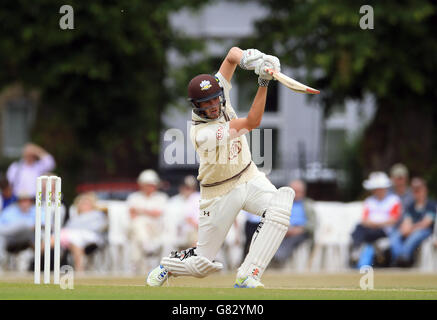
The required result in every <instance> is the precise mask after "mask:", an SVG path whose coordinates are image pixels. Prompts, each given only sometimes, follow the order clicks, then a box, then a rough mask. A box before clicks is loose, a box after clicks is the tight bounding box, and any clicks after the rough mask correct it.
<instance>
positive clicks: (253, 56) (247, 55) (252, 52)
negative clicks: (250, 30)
mask: <svg viewBox="0 0 437 320" xmlns="http://www.w3.org/2000/svg"><path fill="white" fill-rule="evenodd" d="M264 56H265V54H264V53H262V52H261V51H259V50H257V49H247V50H244V51H243V56H242V57H241V60H240V64H239V65H240V68H241V69H245V70H255V68H256V67H257V66H259V65H260V64H261V63H262V61H263V57H264Z"/></svg>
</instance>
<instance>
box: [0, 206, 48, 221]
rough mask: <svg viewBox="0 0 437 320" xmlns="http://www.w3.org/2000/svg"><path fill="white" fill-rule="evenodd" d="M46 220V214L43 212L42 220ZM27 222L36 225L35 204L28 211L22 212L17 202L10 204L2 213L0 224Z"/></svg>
mask: <svg viewBox="0 0 437 320" xmlns="http://www.w3.org/2000/svg"><path fill="white" fill-rule="evenodd" d="M43 221H44V215H43V214H41V222H43ZM17 222H20V223H26V224H27V225H29V227H30V226H33V225H35V206H32V207H31V208H30V209H29V211H28V212H22V211H21V210H20V207H19V206H18V205H17V204H12V205H10V206H8V207H7V208H6V209H5V210H3V212H2V213H1V214H0V225H10V224H14V223H17Z"/></svg>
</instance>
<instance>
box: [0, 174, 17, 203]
mask: <svg viewBox="0 0 437 320" xmlns="http://www.w3.org/2000/svg"><path fill="white" fill-rule="evenodd" d="M0 189H1V199H2V206H1V209H2V210H4V209H5V208H6V207H7V206H9V205H10V204H12V203H14V202H16V201H17V197H16V196H15V195H14V194H13V193H12V187H11V185H10V184H9V181H8V179H5V178H3V179H1V180H0Z"/></svg>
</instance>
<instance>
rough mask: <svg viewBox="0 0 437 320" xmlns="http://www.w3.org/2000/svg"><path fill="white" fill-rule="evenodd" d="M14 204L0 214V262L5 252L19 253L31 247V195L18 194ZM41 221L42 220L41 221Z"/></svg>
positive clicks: (33, 225)
mask: <svg viewBox="0 0 437 320" xmlns="http://www.w3.org/2000/svg"><path fill="white" fill-rule="evenodd" d="M17 198H18V200H17V202H16V203H14V204H11V205H10V206H8V207H7V208H6V209H5V210H4V211H3V212H2V213H1V214H0V261H1V260H2V259H4V258H5V255H6V251H10V252H19V251H21V250H24V249H26V248H28V247H29V246H31V245H33V243H34V237H35V231H34V230H35V205H34V198H33V195H31V194H28V193H19V194H18V196H17ZM42 220H43V219H42Z"/></svg>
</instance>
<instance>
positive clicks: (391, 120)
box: [245, 0, 437, 183]
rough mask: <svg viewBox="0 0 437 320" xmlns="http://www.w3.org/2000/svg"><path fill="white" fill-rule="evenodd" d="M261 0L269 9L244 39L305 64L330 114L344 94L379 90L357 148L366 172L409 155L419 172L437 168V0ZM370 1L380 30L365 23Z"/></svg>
mask: <svg viewBox="0 0 437 320" xmlns="http://www.w3.org/2000/svg"><path fill="white" fill-rule="evenodd" d="M259 3H260V4H261V5H264V6H265V7H266V8H267V9H268V10H269V14H268V16H267V17H266V18H265V19H261V20H260V21H258V22H257V33H256V36H254V37H253V38H252V39H249V40H247V41H246V42H245V45H252V46H256V47H257V48H259V49H261V50H265V51H270V52H271V51H272V48H274V52H275V53H276V54H277V55H278V56H279V58H280V59H281V63H282V64H283V65H289V66H291V67H296V68H301V67H304V68H305V69H306V70H307V71H308V73H307V78H306V79H301V80H302V81H304V82H307V83H308V84H309V85H311V86H313V87H316V88H318V89H321V92H322V93H321V95H320V98H321V101H322V105H323V107H324V109H325V114H329V111H330V109H331V108H332V107H333V106H334V105H336V104H340V103H344V101H345V100H346V99H350V98H352V99H362V98H363V96H364V95H365V94H367V93H370V94H372V95H373V96H374V97H375V101H376V107H377V112H376V116H375V118H374V120H373V122H372V123H371V124H370V125H369V127H368V128H367V130H366V131H365V132H364V137H363V140H362V143H361V144H360V148H359V149H360V150H359V151H360V152H359V153H356V154H357V155H361V156H363V159H362V162H363V167H364V170H365V171H366V175H367V172H368V171H370V170H387V169H388V168H389V167H390V166H391V165H392V164H393V163H395V162H404V163H405V164H406V165H407V166H409V168H410V170H411V172H412V174H413V175H425V174H426V173H427V172H428V171H427V170H428V169H429V168H430V166H434V167H437V164H436V162H435V161H433V159H435V156H436V154H435V150H436V148H435V143H436V142H435V141H436V138H437V129H436V126H435V125H434V124H435V123H436V120H437V111H436V109H435V107H434V104H435V101H436V99H437V91H436V90H435V75H436V74H437V55H436V52H437V37H436V34H437V2H436V1H435V0H418V1H412V0H403V1H387V0H382V1H376V0H371V1H366V2H365V3H362V2H357V1H343V0H318V1H312V0H287V1H285V0H270V1H260V2H259ZM364 4H365V5H370V6H372V7H373V10H374V29H366V30H363V29H361V28H360V19H361V18H362V17H363V15H364V13H363V14H360V7H361V6H363V5H364ZM433 147H434V148H433ZM360 162H361V161H360ZM432 172H436V171H435V170H434V171H432ZM436 178H437V176H434V179H436ZM356 183H358V181H357V182H356Z"/></svg>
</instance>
